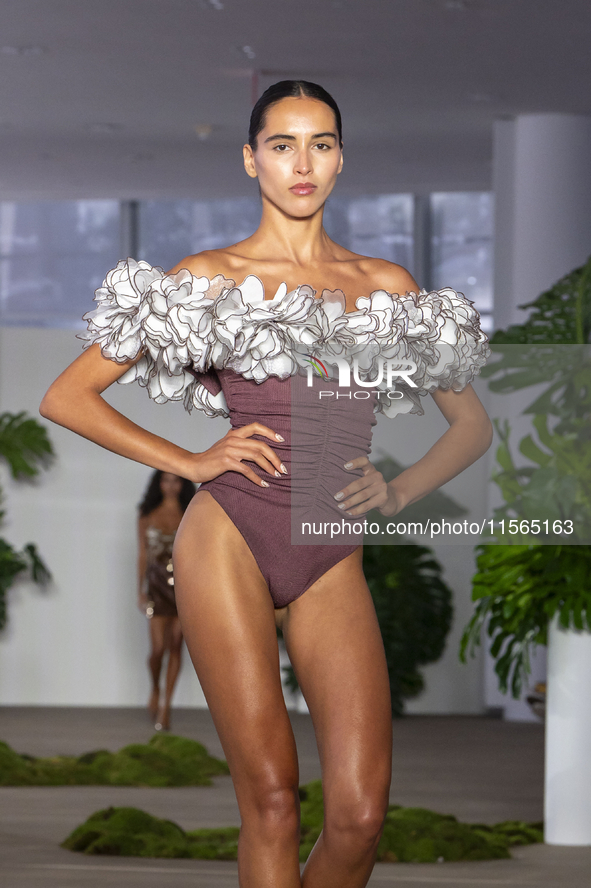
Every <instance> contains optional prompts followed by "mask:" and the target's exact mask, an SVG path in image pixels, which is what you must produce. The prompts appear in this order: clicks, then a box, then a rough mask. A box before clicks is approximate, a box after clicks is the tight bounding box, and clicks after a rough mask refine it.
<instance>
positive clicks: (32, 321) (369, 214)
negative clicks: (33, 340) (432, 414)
mask: <svg viewBox="0 0 591 888" xmlns="http://www.w3.org/2000/svg"><path fill="white" fill-rule="evenodd" d="M260 213H261V209H260V200H259V198H255V197H252V198H234V199H233V198H225V199H220V200H207V201H195V200H168V201H139V202H125V203H119V202H118V201H113V200H78V201H40V202H36V203H34V202H29V203H14V202H7V201H4V202H0V323H2V324H4V325H22V326H27V325H28V326H47V327H63V326H69V327H79V328H81V327H83V326H84V323H83V321H82V315H83V314H84V313H85V312H86V311H88V310H89V309H91V308H92V294H93V291H94V290H95V289H96V288H97V287H100V286H101V284H102V282H103V280H104V277H105V274H106V272H107V271H108V270H109V269H110V268H112V267H113V266H114V265H115V264H116V263H117V261H118V260H119V259H120V258H125V257H126V256H128V255H130V254H131V255H133V256H135V257H137V258H138V259H146V260H147V261H148V262H150V263H151V264H152V265H159V266H161V267H162V268H164V269H166V270H167V269H169V268H172V267H173V266H174V265H176V264H177V263H178V262H179V261H180V260H181V259H182V258H183V257H184V256H187V255H189V254H191V253H196V252H199V251H201V250H208V249H214V248H216V247H221V246H225V245H227V244H233V243H236V242H237V241H240V240H243V239H244V238H246V237H248V236H249V235H250V234H252V233H253V232H254V231H255V230H256V228H257V226H258V224H259V220H260ZM415 214H416V215H417V217H416V218H415ZM492 220H493V199H492V195H491V194H489V193H488V192H466V193H459V192H453V193H438V194H432V195H431V196H430V198H429V199H428V200H426V199H422V198H421V199H419V200H416V201H415V199H414V197H413V195H411V194H381V195H374V196H367V197H356V198H347V197H338V196H337V197H331V198H330V199H329V201H328V202H327V205H326V210H325V226H326V229H327V231H328V233H329V235H330V236H331V237H332V238H333V239H334V240H336V241H337V242H338V243H340V244H343V246H345V247H347V248H348V249H350V250H353V252H355V253H361V254H363V255H368V256H376V257H379V258H382V259H388V260H390V261H392V262H397V263H399V264H400V265H403V266H405V267H406V268H409V269H411V270H413V269H414V268H420V274H419V277H420V278H421V279H420V280H419V283H420V284H421V285H424V286H426V287H431V288H434V289H439V288H441V287H445V286H451V287H453V288H454V289H455V290H459V291H460V292H463V293H464V294H465V295H466V296H467V297H468V298H469V299H472V300H473V301H474V302H475V304H476V307H477V308H478V310H479V311H480V312H481V314H482V320H483V327H484V329H485V330H489V329H490V328H491V325H492V249H493V229H492V225H493V221H492ZM419 230H420V231H424V232H425V233H426V234H425V236H424V237H423V235H421V238H422V240H423V241H424V243H423V244H419V243H418V241H417V243H415V240H414V234H413V232H416V231H419ZM427 233H428V234H427ZM419 250H423V251H424V252H425V255H424V256H422V257H421V260H420V261H419V257H418V251H419Z"/></svg>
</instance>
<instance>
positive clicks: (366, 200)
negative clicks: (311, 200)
mask: <svg viewBox="0 0 591 888" xmlns="http://www.w3.org/2000/svg"><path fill="white" fill-rule="evenodd" d="M324 224H325V227H326V231H327V232H328V234H329V236H330V237H332V238H333V240H335V241H337V243H339V244H342V246H343V247H346V248H347V249H348V250H352V251H353V252H354V253H360V254H361V255H362V256H373V257H375V258H376V259H387V260H388V261H390V262H397V263H398V264H399V265H403V266H404V267H405V268H409V267H411V266H412V264H413V261H412V260H413V256H412V253H413V198H412V195H411V194H378V195H375V196H372V197H355V198H348V197H331V198H329V200H328V202H327V204H326V209H325V211H324Z"/></svg>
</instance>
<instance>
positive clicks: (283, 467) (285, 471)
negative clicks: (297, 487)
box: [281, 463, 287, 475]
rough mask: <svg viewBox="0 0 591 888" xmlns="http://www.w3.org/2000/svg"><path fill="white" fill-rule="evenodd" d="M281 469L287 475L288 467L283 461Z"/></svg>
mask: <svg viewBox="0 0 591 888" xmlns="http://www.w3.org/2000/svg"><path fill="white" fill-rule="evenodd" d="M281 471H282V472H283V474H284V475H287V469H286V468H285V466H284V465H283V463H281Z"/></svg>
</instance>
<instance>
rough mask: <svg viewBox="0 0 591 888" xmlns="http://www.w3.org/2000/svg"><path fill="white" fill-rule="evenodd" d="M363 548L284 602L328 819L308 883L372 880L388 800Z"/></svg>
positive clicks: (380, 685) (383, 702)
mask: <svg viewBox="0 0 591 888" xmlns="http://www.w3.org/2000/svg"><path fill="white" fill-rule="evenodd" d="M361 553H362V550H361V548H359V549H358V550H357V551H356V552H354V553H353V554H352V555H350V556H349V557H348V558H346V559H344V561H341V562H339V563H338V564H336V565H335V566H334V567H333V568H331V570H329V571H328V572H327V573H326V574H324V576H322V577H321V578H320V579H319V580H318V582H316V583H315V584H314V585H313V586H312V587H311V588H310V589H309V590H308V591H307V592H305V593H304V595H302V596H301V598H298V599H296V601H294V602H292V604H290V605H288V607H287V611H286V613H285V615H284V619H283V632H284V637H285V642H286V646H287V650H288V652H289V656H290V658H291V661H292V664H293V667H294V669H295V672H296V675H297V677H298V681H299V683H300V687H301V689H302V692H303V694H304V696H305V698H306V701H307V703H308V706H309V708H310V713H311V716H312V720H313V723H314V729H315V732H316V737H317V741H318V748H319V752H320V760H321V765H322V775H323V789H324V808H325V822H324V829H323V832H322V834H321V836H320V838H319V840H318V842H317V844H316V846H315V847H314V849H313V851H312V853H311V854H310V857H309V859H308V863H307V864H306V868H305V871H304V876H303V886H305V888H362V886H365V885H367V882H368V879H369V877H370V874H371V871H372V869H373V864H374V861H375V854H376V851H377V846H378V842H379V839H380V836H381V832H382V827H383V822H384V817H385V814H386V810H387V807H388V791H389V787H390V776H391V765H392V715H391V709H390V688H389V682H388V672H387V668H386V661H385V656H384V648H383V644H382V638H381V635H380V631H379V627H378V623H377V619H376V615H375V610H374V607H373V602H372V600H371V596H370V593H369V589H368V588H367V584H366V582H365V578H364V576H363V571H362V568H361Z"/></svg>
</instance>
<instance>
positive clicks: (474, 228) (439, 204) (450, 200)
mask: <svg viewBox="0 0 591 888" xmlns="http://www.w3.org/2000/svg"><path fill="white" fill-rule="evenodd" d="M493 205H494V204H493V195H492V194H491V193H490V192H454V193H447V194H446V193H438V194H432V195H431V286H432V287H433V288H434V289H436V290H439V289H441V288H442V287H453V289H454V290H458V291H459V292H461V293H463V294H464V295H465V296H466V297H467V298H468V299H471V300H472V301H473V302H474V304H475V307H476V308H477V309H478V311H479V312H480V314H481V316H482V328H483V329H484V330H486V331H487V332H489V331H491V330H492V308H493V288H492V273H493Z"/></svg>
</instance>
